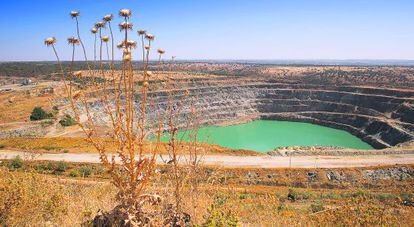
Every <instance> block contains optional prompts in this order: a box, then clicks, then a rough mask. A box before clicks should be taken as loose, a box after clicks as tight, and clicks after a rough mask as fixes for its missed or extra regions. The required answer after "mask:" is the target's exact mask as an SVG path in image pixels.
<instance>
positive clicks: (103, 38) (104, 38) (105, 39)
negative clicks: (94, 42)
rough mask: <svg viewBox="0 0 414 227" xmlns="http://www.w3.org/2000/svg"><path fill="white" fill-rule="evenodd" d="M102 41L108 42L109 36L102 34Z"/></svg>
mask: <svg viewBox="0 0 414 227" xmlns="http://www.w3.org/2000/svg"><path fill="white" fill-rule="evenodd" d="M101 39H102V41H104V42H105V43H106V42H108V41H109V36H107V35H104V36H102V38H101Z"/></svg>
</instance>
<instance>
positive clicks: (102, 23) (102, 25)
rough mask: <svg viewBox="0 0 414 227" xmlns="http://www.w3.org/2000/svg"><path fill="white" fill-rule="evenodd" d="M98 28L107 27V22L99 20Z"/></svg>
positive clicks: (96, 25)
mask: <svg viewBox="0 0 414 227" xmlns="http://www.w3.org/2000/svg"><path fill="white" fill-rule="evenodd" d="M95 27H96V28H104V27H105V23H104V22H98V23H96V24H95Z"/></svg>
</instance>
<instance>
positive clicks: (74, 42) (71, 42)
mask: <svg viewBox="0 0 414 227" xmlns="http://www.w3.org/2000/svg"><path fill="white" fill-rule="evenodd" d="M68 43H69V44H72V45H75V44H76V45H77V44H79V39H78V38H75V37H69V38H68Z"/></svg>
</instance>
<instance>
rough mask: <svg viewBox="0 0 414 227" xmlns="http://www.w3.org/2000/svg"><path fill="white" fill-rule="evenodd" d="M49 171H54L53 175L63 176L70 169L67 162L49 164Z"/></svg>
mask: <svg viewBox="0 0 414 227" xmlns="http://www.w3.org/2000/svg"><path fill="white" fill-rule="evenodd" d="M47 169H48V170H50V171H52V173H53V174H56V175H61V174H62V173H64V172H65V171H66V170H67V169H69V165H68V164H67V163H66V162H57V163H56V162H49V163H48V164H47Z"/></svg>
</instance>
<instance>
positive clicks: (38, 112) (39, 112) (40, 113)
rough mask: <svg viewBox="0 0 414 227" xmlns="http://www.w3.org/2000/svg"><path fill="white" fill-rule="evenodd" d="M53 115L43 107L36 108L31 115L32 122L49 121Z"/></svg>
mask: <svg viewBox="0 0 414 227" xmlns="http://www.w3.org/2000/svg"><path fill="white" fill-rule="evenodd" d="M52 116H53V115H52V114H51V113H47V112H46V111H44V110H43V109H42V107H35V108H34V109H33V111H32V114H31V115H30V120H31V121H38V120H43V119H49V118H51V117H52Z"/></svg>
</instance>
